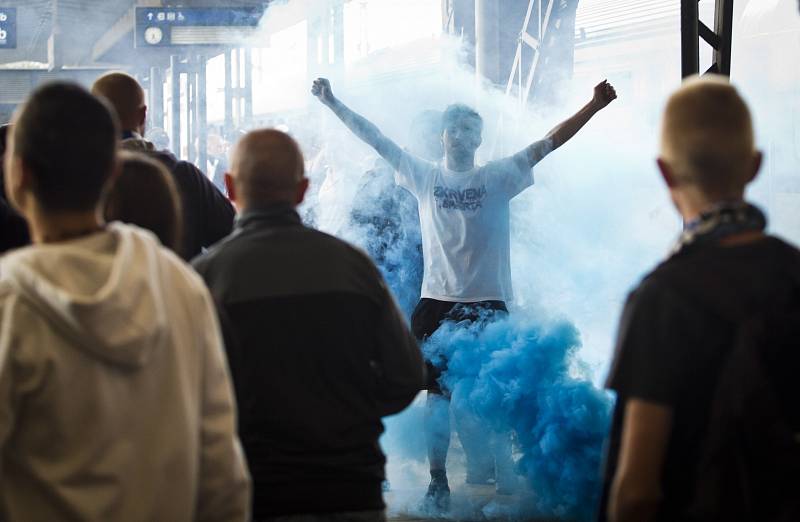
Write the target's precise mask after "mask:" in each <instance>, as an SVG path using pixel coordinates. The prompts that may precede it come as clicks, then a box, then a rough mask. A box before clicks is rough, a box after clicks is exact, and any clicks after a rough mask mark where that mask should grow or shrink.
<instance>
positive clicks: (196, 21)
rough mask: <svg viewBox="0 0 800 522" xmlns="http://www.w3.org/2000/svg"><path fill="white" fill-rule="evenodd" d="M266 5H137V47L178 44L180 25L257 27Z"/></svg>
mask: <svg viewBox="0 0 800 522" xmlns="http://www.w3.org/2000/svg"><path fill="white" fill-rule="evenodd" d="M263 14H264V8H263V7H231V8H218V7H211V8H188V7H186V8H183V7H172V8H170V7H137V8H136V42H135V45H136V47H165V46H170V45H174V44H173V42H172V29H173V28H176V27H257V26H258V23H259V21H260V20H261V16H262V15H263Z"/></svg>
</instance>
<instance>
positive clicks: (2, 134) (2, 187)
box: [0, 124, 11, 201]
mask: <svg viewBox="0 0 800 522" xmlns="http://www.w3.org/2000/svg"><path fill="white" fill-rule="evenodd" d="M9 132H11V125H9V124H5V125H0V199H2V200H3V201H6V183H5V177H6V171H5V161H2V160H3V159H4V158H5V155H6V141H7V140H8V133H9Z"/></svg>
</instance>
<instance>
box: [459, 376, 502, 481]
mask: <svg viewBox="0 0 800 522" xmlns="http://www.w3.org/2000/svg"><path fill="white" fill-rule="evenodd" d="M470 387H471V383H470V382H469V381H462V382H460V383H459V385H458V386H457V387H456V389H455V390H454V391H453V419H454V420H455V423H456V431H457V432H458V438H459V440H460V441H461V446H462V447H463V448H464V454H465V456H466V457H467V484H488V483H490V481H491V480H492V479H494V454H493V452H492V451H491V447H490V444H489V442H490V438H491V433H490V432H489V431H488V430H487V429H486V425H485V424H483V423H481V421H480V419H479V418H478V416H477V414H476V413H475V411H474V410H473V408H472V406H471V405H470V404H469V401H468V399H467V397H466V391H465V390H466V389H469V388H470Z"/></svg>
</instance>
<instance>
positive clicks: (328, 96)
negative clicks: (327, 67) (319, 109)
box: [311, 78, 334, 105]
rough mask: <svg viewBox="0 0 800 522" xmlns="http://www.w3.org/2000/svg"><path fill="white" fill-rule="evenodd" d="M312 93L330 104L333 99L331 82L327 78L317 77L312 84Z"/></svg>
mask: <svg viewBox="0 0 800 522" xmlns="http://www.w3.org/2000/svg"><path fill="white" fill-rule="evenodd" d="M311 94H313V95H314V96H316V97H317V98H319V101H321V102H322V103H324V104H326V105H327V104H329V103H330V102H332V101H333V99H334V98H333V91H332V90H331V82H329V81H328V79H327V78H317V79H316V80H314V83H313V85H311Z"/></svg>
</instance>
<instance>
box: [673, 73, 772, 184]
mask: <svg viewBox="0 0 800 522" xmlns="http://www.w3.org/2000/svg"><path fill="white" fill-rule="evenodd" d="M661 159H662V161H664V162H665V163H666V164H667V165H668V166H669V169H670V171H671V173H672V175H673V176H674V179H675V182H676V183H679V184H680V183H682V184H688V185H694V186H696V188H697V189H699V191H700V192H702V193H703V194H706V195H707V196H708V197H709V198H711V199H722V198H726V197H735V196H737V195H739V194H741V192H742V191H743V190H744V187H745V185H746V184H747V183H748V182H749V181H750V180H751V179H752V178H753V176H754V175H755V171H757V169H758V163H759V161H760V154H759V153H758V152H757V151H756V149H755V140H754V137H753V122H752V120H751V117H750V111H749V110H748V108H747V105H746V104H745V102H744V100H743V99H742V97H741V96H740V95H739V93H738V92H737V91H736V89H735V88H734V87H732V86H731V85H730V84H729V83H728V81H727V78H725V77H722V76H714V75H707V76H703V77H702V78H700V77H695V78H692V79H689V80H687V81H686V82H685V83H684V84H683V86H682V87H681V88H680V89H678V91H677V92H675V93H674V94H673V95H672V96H671V97H670V98H669V101H668V102H667V107H666V110H665V112H664V119H663V124H662V128H661Z"/></svg>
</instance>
